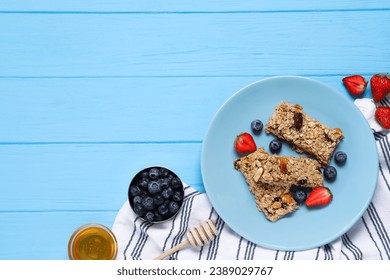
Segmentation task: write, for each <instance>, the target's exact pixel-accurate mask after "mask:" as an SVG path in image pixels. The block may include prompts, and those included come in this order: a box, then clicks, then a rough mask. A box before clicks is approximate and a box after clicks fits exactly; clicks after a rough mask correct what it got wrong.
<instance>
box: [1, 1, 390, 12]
mask: <svg viewBox="0 0 390 280" xmlns="http://www.w3.org/2000/svg"><path fill="white" fill-rule="evenodd" d="M383 8H390V4H389V2H388V1H383V0H382V1H381V0H372V1H365V0H344V1H335V0H333V1H320V2H318V1H306V0H295V1H290V0H280V1H257V0H241V1H236V0H224V1H223V2H221V1H209V0H197V1H193V0H154V1H138V0H126V1H124V0H83V1H77V0H67V1H65V0H35V1H33V2H32V1H28V0H19V1H6V0H2V1H0V10H2V11H58V12H64V11H76V12H80V11H87V12H89V11H98V12H231V11H249V12H256V11H275V10H276V11H290V10H300V11H306V10H335V9H383Z"/></svg>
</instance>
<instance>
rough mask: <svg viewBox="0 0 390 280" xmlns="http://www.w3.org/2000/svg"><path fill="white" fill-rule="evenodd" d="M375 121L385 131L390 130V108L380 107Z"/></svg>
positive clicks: (376, 111)
mask: <svg viewBox="0 0 390 280" xmlns="http://www.w3.org/2000/svg"><path fill="white" fill-rule="evenodd" d="M375 119H376V120H377V121H378V123H379V124H380V125H381V126H382V127H383V128H385V129H390V107H385V106H379V107H378V108H376V110H375Z"/></svg>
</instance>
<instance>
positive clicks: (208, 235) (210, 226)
mask: <svg viewBox="0 0 390 280" xmlns="http://www.w3.org/2000/svg"><path fill="white" fill-rule="evenodd" d="M217 234H218V230H217V228H216V227H215V225H214V223H213V222H212V221H211V220H207V221H205V222H202V223H201V224H198V225H196V226H194V227H192V228H191V229H189V230H188V231H187V239H186V240H184V241H183V242H181V243H180V244H179V245H176V246H175V247H173V248H171V249H169V250H168V251H165V252H164V253H162V254H161V255H159V256H157V257H156V258H155V260H163V259H165V258H166V257H168V256H169V255H171V254H173V253H175V252H176V251H179V250H181V249H183V248H184V247H186V246H187V245H188V244H191V245H192V247H198V246H203V245H205V244H206V243H208V242H210V241H211V240H213V239H214V238H215V237H216V236H217Z"/></svg>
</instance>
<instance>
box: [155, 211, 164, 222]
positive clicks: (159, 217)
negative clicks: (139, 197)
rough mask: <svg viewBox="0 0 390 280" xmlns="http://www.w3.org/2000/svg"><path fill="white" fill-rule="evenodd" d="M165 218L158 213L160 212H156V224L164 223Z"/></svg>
mask: <svg viewBox="0 0 390 280" xmlns="http://www.w3.org/2000/svg"><path fill="white" fill-rule="evenodd" d="M163 219H164V218H163V216H161V214H160V213H159V212H158V211H154V220H155V221H156V222H160V221H162V220H163Z"/></svg>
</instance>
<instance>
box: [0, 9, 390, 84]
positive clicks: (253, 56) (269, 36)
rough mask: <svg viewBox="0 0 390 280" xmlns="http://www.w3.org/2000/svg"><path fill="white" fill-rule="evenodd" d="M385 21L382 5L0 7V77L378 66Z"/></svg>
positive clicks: (382, 64)
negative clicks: (241, 9)
mask: <svg viewBox="0 0 390 280" xmlns="http://www.w3.org/2000/svg"><path fill="white" fill-rule="evenodd" d="M280 18H283V20H282V21H281V20H280ZM389 24H390V11H387V10H385V11H353V12H341V11H335V12H327V13H319V12H305V13H301V12H291V13H266V14H262V13H261V14H246V13H238V14H223V13H215V14H50V13H49V14H28V13H27V14H2V15H1V17H0V26H1V29H0V34H1V37H2V40H1V41H0V61H1V62H2V67H1V68H0V76H3V77H42V76H44V77H69V76H71V77H91V76H92V77H102V76H104V77H123V76H125V77H128V76H131V77H171V76H202V77H203V76H261V75H281V74H282V75H283V74H284V75H286V74H291V75H309V74H317V75H334V74H347V73H351V72H355V71H361V72H364V73H374V72H378V71H379V72H381V71H382V72H383V71H385V70H386V69H387V67H388V65H389V62H390V51H389V48H387V47H384V46H388V45H390V37H389V36H383V34H386V33H387V26H388V25H389ZM373 26H375V28H373ZM352 46H353V47H352Z"/></svg>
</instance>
